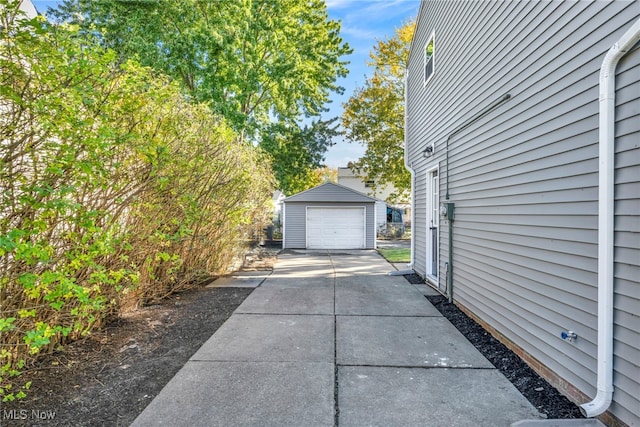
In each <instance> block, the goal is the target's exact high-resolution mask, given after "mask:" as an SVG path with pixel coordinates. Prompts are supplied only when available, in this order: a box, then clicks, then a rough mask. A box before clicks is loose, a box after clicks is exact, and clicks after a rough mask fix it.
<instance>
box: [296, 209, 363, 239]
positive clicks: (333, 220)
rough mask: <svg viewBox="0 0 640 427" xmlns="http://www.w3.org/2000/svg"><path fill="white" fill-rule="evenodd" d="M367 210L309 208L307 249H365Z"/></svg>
mask: <svg viewBox="0 0 640 427" xmlns="http://www.w3.org/2000/svg"><path fill="white" fill-rule="evenodd" d="M364 247H365V208H364V207H353V208H327V207H308V208H307V248H309V249H364Z"/></svg>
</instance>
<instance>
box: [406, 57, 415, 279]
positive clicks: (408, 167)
mask: <svg viewBox="0 0 640 427" xmlns="http://www.w3.org/2000/svg"><path fill="white" fill-rule="evenodd" d="M408 81H409V68H405V70H404V167H405V169H407V170H408V171H409V172H410V173H411V261H410V262H409V264H408V265H407V267H409V268H411V269H413V266H414V264H415V261H414V259H413V257H414V254H415V253H416V243H415V242H416V239H415V228H414V227H415V223H416V221H415V220H416V209H415V200H416V199H415V197H416V194H415V185H414V180H415V171H414V169H413V163H409V150H408V146H407V115H408V114H407V113H408V111H407V106H408V103H407V96H408V90H407V82H408Z"/></svg>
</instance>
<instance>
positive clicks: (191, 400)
mask: <svg viewBox="0 0 640 427" xmlns="http://www.w3.org/2000/svg"><path fill="white" fill-rule="evenodd" d="M392 269H393V267H392V266H391V265H390V264H389V263H387V262H386V261H385V260H384V259H383V258H382V257H380V256H379V255H378V254H377V253H376V252H375V251H341V252H334V253H329V252H326V251H287V252H284V253H282V254H280V255H279V257H278V261H277V263H276V266H275V269H274V271H273V273H272V274H271V275H270V276H269V277H267V278H266V280H264V281H263V282H262V284H261V285H260V286H259V287H257V288H256V289H255V290H254V291H253V293H252V294H251V295H250V296H249V297H248V298H247V299H246V300H245V301H244V303H243V304H242V305H240V307H238V309H237V310H236V312H235V313H234V314H233V315H232V316H231V317H230V318H229V320H228V321H227V322H226V323H225V324H224V325H223V326H222V327H221V328H220V329H219V330H218V331H217V332H216V333H215V334H214V335H213V336H212V337H211V338H210V339H209V340H208V341H207V342H206V343H205V344H204V345H203V346H202V347H201V348H200V350H198V351H197V352H196V353H195V354H194V355H193V357H192V358H191V359H190V360H189V362H188V363H187V364H186V365H185V366H184V368H183V369H182V370H181V371H179V372H178V373H177V374H176V376H175V377H174V378H173V379H172V380H171V381H170V382H169V383H168V384H167V385H166V387H165V388H164V389H163V390H162V392H161V393H160V394H159V395H158V396H157V397H156V398H155V399H154V400H153V401H152V402H151V403H150V404H149V406H148V407H147V408H146V409H145V411H144V412H143V413H142V414H141V415H140V416H139V417H138V418H137V419H136V420H135V422H134V423H133V425H134V426H162V425H164V426H225V427H228V426H338V425H339V426H340V427H346V426H385V427H392V426H474V427H475V426H492V427H493V426H509V425H510V424H511V423H513V422H515V421H518V420H522V419H535V418H539V415H538V413H537V411H536V410H535V408H533V407H532V406H531V404H530V403H529V402H528V401H527V400H526V399H525V398H524V397H523V396H522V395H521V394H520V393H519V392H518V391H517V390H516V389H515V388H514V387H513V385H512V384H511V383H510V382H509V381H508V380H507V379H506V378H505V377H504V376H503V375H502V374H501V373H500V372H498V370H496V369H495V368H494V367H493V366H492V365H491V364H490V363H489V361H487V360H486V359H485V358H484V357H483V356H482V355H481V354H480V353H479V352H478V351H477V350H476V349H475V348H474V347H473V346H472V345H471V344H470V343H469V342H468V341H467V340H466V339H465V338H464V337H463V336H462V335H461V334H460V333H459V332H458V331H457V330H456V329H455V328H454V327H453V326H452V325H451V324H450V323H449V322H448V321H447V320H446V319H445V318H443V317H442V316H441V315H440V313H439V312H438V311H437V310H436V309H435V308H434V307H433V306H432V305H431V304H430V303H429V301H428V300H427V299H426V298H424V296H423V294H422V292H421V291H420V290H418V289H417V288H416V287H415V286H413V285H411V284H409V283H408V282H407V281H406V280H405V279H404V278H403V277H401V276H395V277H394V276H387V274H386V273H388V272H389V271H391V270H392Z"/></svg>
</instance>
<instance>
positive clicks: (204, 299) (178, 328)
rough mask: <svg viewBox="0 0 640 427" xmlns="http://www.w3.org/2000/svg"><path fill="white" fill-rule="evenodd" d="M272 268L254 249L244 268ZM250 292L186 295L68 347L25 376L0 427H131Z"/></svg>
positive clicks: (268, 253) (267, 255) (266, 254)
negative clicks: (23, 388)
mask: <svg viewBox="0 0 640 427" xmlns="http://www.w3.org/2000/svg"><path fill="white" fill-rule="evenodd" d="M274 261H275V252H274V251H272V250H258V251H256V250H253V251H252V252H250V253H249V254H248V255H247V257H246V258H245V263H244V268H243V269H245V270H269V269H271V268H272V267H273V262H274ZM252 290H253V289H251V288H207V287H204V286H200V287H195V288H192V289H188V290H186V291H184V292H181V293H179V294H176V295H173V296H172V297H170V298H168V299H167V300H165V301H163V302H162V304H158V305H152V306H148V307H144V308H140V309H138V310H136V311H133V312H131V313H128V314H126V315H123V316H122V317H120V318H118V319H115V320H113V321H111V322H109V323H107V325H106V327H105V328H103V329H102V330H101V331H97V332H93V333H92V334H91V335H90V336H89V337H87V338H85V339H83V340H80V341H76V342H74V343H71V344H69V345H66V346H65V347H64V350H63V351H59V352H56V353H53V354H51V355H48V356H46V357H45V358H44V359H42V360H41V361H40V362H39V363H38V365H37V366H35V367H33V368H32V369H30V370H29V371H27V372H25V373H24V374H23V375H22V376H21V379H22V380H23V381H25V382H26V381H32V386H31V389H30V391H29V393H28V396H27V397H26V398H25V399H23V400H21V401H19V402H11V403H4V404H2V408H1V410H0V426H74V427H75V426H91V427H95V426H128V425H129V424H131V423H132V422H133V420H134V419H135V418H136V417H137V416H138V414H140V413H141V412H142V410H143V409H144V408H145V407H146V406H147V405H148V404H149V403H150V402H151V400H152V399H153V398H154V397H155V396H156V395H157V394H158V393H159V392H160V390H161V389H162V388H163V387H164V386H165V384H166V383H167V382H169V380H170V379H171V378H172V377H173V376H174V375H175V374H176V372H178V370H179V369H180V368H182V366H183V365H184V364H185V363H186V362H187V360H189V358H190V357H191V356H192V355H193V353H195V352H196V350H198V348H200V346H202V344H204V342H205V341H206V340H207V339H209V337H211V335H213V333H214V332H215V331H216V330H217V329H218V328H219V327H220V326H221V325H222V324H223V323H224V322H225V321H226V320H227V319H228V318H229V317H230V316H231V314H232V313H233V311H234V310H235V309H236V308H237V307H238V305H240V304H241V303H242V301H244V299H245V298H246V297H247V296H249V294H250V293H251V291H252Z"/></svg>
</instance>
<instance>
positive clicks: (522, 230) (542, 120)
mask: <svg viewBox="0 0 640 427" xmlns="http://www.w3.org/2000/svg"><path fill="white" fill-rule="evenodd" d="M639 16H640V8H639V7H638V3H636V2H454V1H450V2H446V1H428V2H424V3H423V5H422V7H421V11H420V16H419V18H418V30H417V33H416V35H415V37H414V41H413V44H412V51H411V57H410V61H409V69H408V81H407V107H406V111H407V129H406V132H407V147H406V149H407V150H408V153H407V154H408V158H409V163H410V164H412V165H413V169H414V170H415V181H414V187H415V199H416V200H415V204H414V209H415V224H414V225H413V230H414V233H413V235H414V238H415V253H414V263H415V269H416V271H417V272H418V273H420V274H423V275H424V274H425V271H426V256H427V253H426V245H427V231H428V230H427V224H426V214H427V209H426V203H427V200H426V198H427V194H426V181H427V176H428V170H430V169H432V168H434V167H439V171H440V175H439V176H440V192H439V193H440V200H441V202H444V201H445V200H444V199H445V194H446V192H447V191H446V187H447V184H448V188H449V195H450V200H449V201H450V202H454V203H455V206H456V213H455V221H454V226H453V230H454V231H453V237H452V239H453V265H454V269H453V278H454V297H455V299H456V300H457V301H458V302H459V303H460V304H462V305H464V306H465V307H467V308H468V309H469V310H471V311H472V312H473V313H474V314H475V315H477V316H478V317H480V318H481V319H482V320H483V321H485V322H487V323H488V324H489V325H490V326H491V327H493V328H495V329H496V330H497V331H498V332H499V333H501V334H503V335H504V336H505V337H506V338H507V339H509V340H510V341H512V342H513V343H514V344H515V345H517V346H519V347H520V348H522V349H523V350H524V351H526V352H527V353H529V354H530V355H531V356H533V357H534V358H535V359H537V360H538V361H540V362H541V363H542V364H544V365H546V366H547V367H548V368H549V369H550V370H551V371H553V372H554V373H555V374H557V375H558V376H559V377H561V378H563V379H564V381H566V382H568V383H569V384H571V385H572V386H573V387H575V388H577V389H578V390H579V391H581V392H582V393H584V394H586V395H588V396H589V397H593V396H595V387H594V386H595V383H596V349H597V314H596V313H597V285H596V284H597V209H598V74H599V68H600V65H601V63H602V59H603V58H604V55H605V53H606V51H607V50H608V49H609V47H611V45H612V44H613V43H614V42H616V41H617V40H618V39H619V37H620V36H621V35H622V34H623V33H624V32H625V31H626V30H627V28H629V26H630V25H631V24H632V23H633V22H634V21H635V20H637V19H638V17H639ZM432 34H435V55H434V58H435V72H434V75H433V76H432V78H431V80H430V81H429V82H428V83H427V84H426V85H424V83H423V80H424V78H423V76H424V74H423V50H424V45H425V44H426V43H427V40H428V38H429V37H430V36H431V35H432ZM639 79H640V49H639V48H638V47H637V46H636V48H635V49H634V50H633V51H632V52H630V53H629V54H628V55H627V56H626V57H625V58H623V60H622V62H621V63H620V65H619V66H618V70H617V86H616V87H617V101H616V105H617V108H616V189H615V198H616V202H615V208H616V218H615V241H616V247H615V292H616V294H615V309H616V312H615V316H614V323H615V324H614V339H615V342H614V352H615V360H614V387H615V393H614V402H613V404H612V406H611V407H610V411H611V412H612V413H613V414H614V415H615V416H616V417H618V418H619V419H621V420H622V421H624V422H625V423H627V424H629V425H640V418H639V417H640V415H639V410H638V408H640V400H639V399H640V393H638V391H639V390H640V378H639V377H638V370H639V369H640V367H639V361H640V331H639V323H640V322H639V321H638V307H640V283H639V280H640V269H639V267H638V264H639V260H640V250H639V249H638V247H639V246H640V245H639V239H640V238H639V236H640V234H639V233H640V221H639V220H638V212H640V200H639V195H640V182H639V181H640V178H639V177H640V151H639V150H640V148H639V144H638V141H639V140H640V108H639V105H640V94H639V92H640V90H639V89H638V88H639V87H640V82H639ZM507 93H508V94H510V95H511V99H510V100H509V101H507V102H505V103H504V104H501V105H499V106H498V107H496V108H495V109H494V110H492V111H491V112H489V113H488V114H487V115H486V116H483V117H482V118H481V119H480V120H478V121H477V122H475V123H473V124H472V125H470V126H469V127H467V128H465V129H464V130H462V131H460V132H457V133H456V134H455V135H454V136H453V137H452V138H451V139H450V141H449V161H448V168H447V166H446V164H447V161H446V155H445V154H446V141H447V138H448V137H449V136H450V135H451V134H452V133H453V132H454V131H455V130H456V129H458V128H459V127H460V126H461V125H463V124H465V122H467V121H468V120H469V119H471V118H473V117H474V116H475V115H476V114H478V112H480V111H481V110H482V109H483V108H484V107H485V106H487V105H490V104H491V103H493V102H494V101H495V100H496V99H499V98H500V97H501V96H502V95H504V94H507ZM430 144H435V151H434V153H433V155H430V156H429V157H427V158H425V157H424V156H423V155H422V151H423V150H424V148H425V147H426V146H427V145H430ZM447 169H448V177H447V172H446V170H447ZM447 225H448V224H447V222H446V221H444V220H442V221H441V223H440V236H439V237H440V238H439V245H440V252H439V265H440V271H439V275H438V276H439V279H438V280H439V281H440V283H439V285H440V287H441V288H442V289H444V283H443V282H444V280H445V277H446V271H445V268H444V264H445V262H447V261H448V253H447V248H448V239H449V235H448V232H447V228H448V227H447ZM563 330H573V331H575V332H576V333H577V334H578V339H577V340H576V341H575V342H574V343H568V342H565V341H563V340H561V339H560V338H559V335H560V333H561V331H563Z"/></svg>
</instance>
